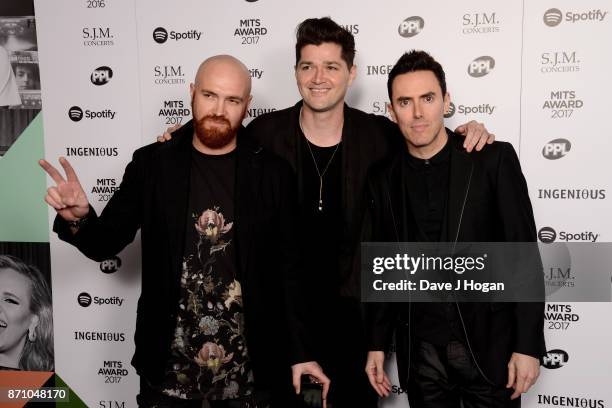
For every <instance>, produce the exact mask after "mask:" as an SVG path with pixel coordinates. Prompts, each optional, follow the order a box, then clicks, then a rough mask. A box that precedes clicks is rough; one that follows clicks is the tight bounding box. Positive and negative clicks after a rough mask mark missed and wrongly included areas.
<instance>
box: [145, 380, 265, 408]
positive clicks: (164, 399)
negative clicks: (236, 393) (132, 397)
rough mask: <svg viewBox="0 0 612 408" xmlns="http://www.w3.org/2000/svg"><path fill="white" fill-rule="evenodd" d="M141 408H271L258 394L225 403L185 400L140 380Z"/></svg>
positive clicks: (225, 401)
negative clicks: (171, 395)
mask: <svg viewBox="0 0 612 408" xmlns="http://www.w3.org/2000/svg"><path fill="white" fill-rule="evenodd" d="M136 402H137V403H138V407H139V408H269V406H270V405H269V401H268V396H267V395H265V393H256V394H255V395H254V396H249V397H245V398H241V399H233V400H223V401H202V400H185V399H181V398H174V397H170V396H168V395H166V394H164V393H162V392H160V391H158V390H157V389H155V388H154V387H152V386H151V385H149V384H148V383H147V381H146V380H144V379H142V378H141V379H140V393H139V394H138V395H137V396H136Z"/></svg>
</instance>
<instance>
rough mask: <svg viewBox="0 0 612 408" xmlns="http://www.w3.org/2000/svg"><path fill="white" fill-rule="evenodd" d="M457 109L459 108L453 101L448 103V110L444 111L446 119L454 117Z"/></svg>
mask: <svg viewBox="0 0 612 408" xmlns="http://www.w3.org/2000/svg"><path fill="white" fill-rule="evenodd" d="M456 110H457V108H455V104H454V103H452V102H451V103H450V104H449V105H448V110H447V111H446V113H444V117H445V118H446V119H448V118H452V117H453V115H454V114H455V111H456Z"/></svg>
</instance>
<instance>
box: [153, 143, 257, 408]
mask: <svg viewBox="0 0 612 408" xmlns="http://www.w3.org/2000/svg"><path fill="white" fill-rule="evenodd" d="M235 176H236V157H235V153H234V152H231V153H228V154H224V155H205V154H202V153H200V152H198V151H197V150H195V149H193V150H192V156H191V178H190V191H189V211H188V214H187V224H186V228H185V248H184V255H183V268H182V274H181V297H180V301H179V312H178V314H177V322H176V329H175V334H174V340H173V342H172V346H171V357H170V359H169V361H168V363H167V368H166V376H165V381H164V382H163V383H162V386H161V390H162V392H163V393H165V394H166V395H170V396H173V397H178V398H182V399H209V400H219V399H223V400H225V399H235V398H240V397H243V396H246V395H249V394H250V393H252V386H253V375H252V372H251V364H250V361H249V356H248V352H247V345H246V341H245V338H244V314H243V303H242V288H241V284H240V282H239V281H237V280H236V257H235V252H234V246H235V244H234V229H235V228H236V226H235V225H234V222H233V220H234V185H235Z"/></svg>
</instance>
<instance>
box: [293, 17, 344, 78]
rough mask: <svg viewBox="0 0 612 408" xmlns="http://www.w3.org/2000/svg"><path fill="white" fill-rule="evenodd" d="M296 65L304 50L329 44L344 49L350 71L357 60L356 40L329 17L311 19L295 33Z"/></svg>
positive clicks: (300, 25) (301, 24) (305, 21)
mask: <svg viewBox="0 0 612 408" xmlns="http://www.w3.org/2000/svg"><path fill="white" fill-rule="evenodd" d="M295 37H296V42H295V65H296V66H297V64H298V63H299V62H300V58H301V56H302V48H304V47H305V46H307V45H321V44H323V43H326V42H329V43H334V44H338V45H339V46H340V48H342V59H343V60H344V62H346V65H347V66H348V68H349V69H351V67H352V66H353V61H354V59H355V38H354V37H353V34H351V33H350V32H349V31H348V30H346V29H345V28H343V27H342V26H340V25H339V24H338V23H336V22H335V21H334V20H332V19H331V18H329V17H322V18H309V19H306V20H304V21H302V22H301V23H300V24H299V25H298V26H297V30H296V32H295Z"/></svg>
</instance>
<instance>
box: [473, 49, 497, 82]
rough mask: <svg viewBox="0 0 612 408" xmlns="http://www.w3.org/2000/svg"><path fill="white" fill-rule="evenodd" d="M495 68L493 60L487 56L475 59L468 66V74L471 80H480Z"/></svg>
mask: <svg viewBox="0 0 612 408" xmlns="http://www.w3.org/2000/svg"><path fill="white" fill-rule="evenodd" d="M493 68H495V60H494V59H493V58H492V57H489V56H486V55H485V56H482V57H478V58H476V59H475V60H474V61H472V62H470V65H468V74H469V75H470V76H471V77H473V78H480V77H483V76H485V75H488V74H489V73H490V72H491V71H493Z"/></svg>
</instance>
